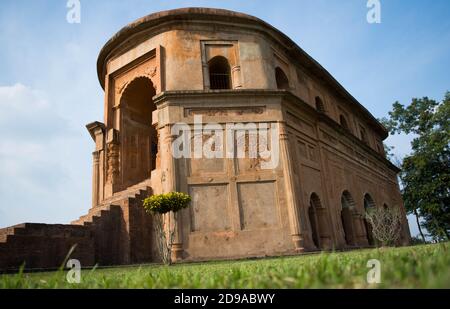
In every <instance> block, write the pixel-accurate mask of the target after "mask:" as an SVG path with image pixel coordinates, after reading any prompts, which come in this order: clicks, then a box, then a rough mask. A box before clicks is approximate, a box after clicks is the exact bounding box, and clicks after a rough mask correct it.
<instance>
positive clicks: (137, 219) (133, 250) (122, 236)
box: [0, 182, 153, 270]
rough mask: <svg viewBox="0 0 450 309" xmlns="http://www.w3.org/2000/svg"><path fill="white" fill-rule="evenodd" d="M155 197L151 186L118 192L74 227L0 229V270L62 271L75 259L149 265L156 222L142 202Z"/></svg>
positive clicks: (33, 225) (84, 263)
mask: <svg viewBox="0 0 450 309" xmlns="http://www.w3.org/2000/svg"><path fill="white" fill-rule="evenodd" d="M151 194H152V189H151V187H150V186H148V182H144V183H141V184H137V185H135V186H133V187H130V188H128V189H127V190H125V191H122V192H118V193H117V194H115V195H113V196H112V197H111V198H109V199H107V200H105V201H104V202H103V203H102V204H100V205H98V206H96V207H93V208H91V209H90V210H89V212H88V213H87V214H86V215H84V216H81V217H80V218H79V219H77V220H74V221H72V222H71V224H41V223H23V224H19V225H15V226H11V227H7V228H3V229H0V270H6V269H18V268H19V267H20V266H21V265H22V264H23V263H24V262H25V267H26V268H58V267H60V266H61V264H62V263H63V262H64V259H65V257H66V255H67V253H68V252H69V250H70V248H71V247H72V246H73V245H75V244H76V245H77V246H76V248H75V250H74V251H73V253H72V255H71V257H70V258H76V259H78V260H80V262H81V265H82V266H83V267H84V266H92V265H94V264H96V263H98V264H99V265H117V264H129V263H137V262H148V261H149V260H150V259H151V258H152V256H153V253H152V250H153V249H152V248H151V246H150V244H151V239H150V237H151V230H152V227H151V217H150V216H149V215H147V214H146V213H145V211H144V209H143V207H142V201H143V200H144V199H145V198H146V197H148V196H149V195H151Z"/></svg>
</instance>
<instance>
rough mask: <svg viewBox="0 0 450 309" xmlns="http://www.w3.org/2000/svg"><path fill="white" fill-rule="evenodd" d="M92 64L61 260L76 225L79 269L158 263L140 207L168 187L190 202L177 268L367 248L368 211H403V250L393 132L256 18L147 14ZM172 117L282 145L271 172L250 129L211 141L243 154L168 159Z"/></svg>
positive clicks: (181, 226)
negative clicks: (86, 183)
mask: <svg viewBox="0 0 450 309" xmlns="http://www.w3.org/2000/svg"><path fill="white" fill-rule="evenodd" d="M97 70H98V78H99V81H100V84H101V86H102V87H103V89H104V91H105V100H104V122H93V123H90V124H89V125H87V128H88V130H89V133H90V134H91V137H92V138H93V140H94V142H95V149H94V152H93V179H92V183H93V186H92V207H91V209H90V210H89V213H88V214H87V215H86V216H83V217H80V219H78V220H76V221H74V222H72V224H71V225H64V226H60V227H59V228H60V229H68V230H70V232H69V233H66V235H69V236H70V237H68V238H67V239H68V240H62V243H61V247H60V248H58V249H57V250H58V252H59V251H64V250H67V248H68V247H70V246H71V245H72V244H73V243H76V242H77V240H76V239H77V238H76V235H75V234H76V232H74V231H75V230H76V231H78V230H79V229H81V231H83V233H85V235H84V234H83V235H81V234H80V236H79V239H81V240H83V241H84V242H85V245H80V246H78V248H77V249H75V251H74V254H78V255H79V256H80V258H83V259H84V261H85V265H86V264H92V263H100V264H126V263H139V262H148V261H155V260H157V259H158V258H157V253H156V242H155V235H154V232H153V228H152V219H151V216H149V215H147V214H145V212H144V211H143V208H142V199H143V198H144V197H146V196H148V195H151V194H158V193H163V192H171V191H182V192H186V193H189V194H190V195H191V196H192V203H191V206H190V207H189V208H187V209H185V210H183V211H182V212H181V213H180V215H179V216H178V219H177V222H176V233H175V244H174V248H173V249H174V250H173V251H174V252H173V255H174V258H175V259H177V260H202V259H218V258H241V257H250V256H271V255H284V254H296V253H301V252H305V251H316V250H329V249H333V248H335V249H351V248H360V247H367V246H371V245H373V244H374V240H373V237H372V234H371V231H370V226H369V225H368V224H367V222H366V221H365V220H364V213H365V211H366V210H367V208H369V207H393V208H399V209H400V211H401V212H402V214H403V219H404V220H403V228H402V235H401V241H400V242H401V243H402V244H408V243H409V237H410V236H409V229H408V224H407V220H406V214H405V210H404V207H403V204H402V199H401V195H400V191H399V186H398V182H397V173H398V169H397V168H396V167H395V166H393V165H392V164H391V163H390V162H389V161H388V160H387V159H386V156H385V153H384V148H383V140H384V139H385V138H386V137H387V135H388V132H387V131H386V129H385V128H384V127H383V126H382V125H381V124H380V123H379V122H378V121H377V120H376V119H375V118H374V117H373V116H372V115H371V114H370V113H369V112H368V111H367V110H366V109H365V108H364V107H363V106H362V105H361V104H360V103H359V102H358V101H357V100H356V99H355V98H353V97H352V96H351V95H350V94H349V93H348V92H347V91H346V90H345V89H344V88H343V87H342V86H341V85H340V84H339V83H338V82H337V81H336V80H335V79H334V78H333V77H332V76H331V75H330V74H329V73H328V72H327V71H326V70H325V69H324V68H323V67H322V66H321V65H320V64H318V63H317V62H316V61H315V60H314V59H312V58H311V57H310V56H309V55H307V54H306V53H305V52H304V51H303V50H302V49H301V48H300V47H299V46H297V45H296V44H295V43H294V42H293V41H292V40H291V39H289V38H288V37H287V36H286V35H284V34H283V33H281V32H280V31H279V30H277V29H275V28H274V27H272V26H270V25H269V24H267V23H265V22H264V21H262V20H260V19H258V18H255V17H252V16H249V15H245V14H242V13H237V12H232V11H227V10H220V9H206V8H186V9H176V10H170V11H164V12H159V13H155V14H151V15H148V16H146V17H143V18H141V19H139V20H137V21H135V22H133V23H131V24H129V25H128V26H126V27H125V28H123V29H122V30H120V31H119V32H118V33H117V34H116V35H114V36H113V37H112V38H111V39H110V40H109V41H108V42H107V43H106V45H105V46H104V47H103V49H102V50H101V52H100V55H99V57H98V62H97ZM199 119H201V121H202V124H203V126H200V129H199V127H198V123H197V122H198V120H199ZM179 123H182V124H184V128H186V126H187V128H188V131H189V136H190V137H189V139H190V140H196V139H197V138H199V139H200V140H201V141H202V142H203V143H207V142H208V141H209V140H210V138H211V136H212V131H211V130H205V128H206V127H205V126H206V125H208V124H215V125H219V126H222V127H226V126H227V125H228V124H240V125H243V126H244V128H250V127H249V126H247V125H260V124H264V125H267V126H268V128H270V129H273V130H272V131H273V132H275V134H272V135H270V134H268V135H267V136H266V137H267V142H268V144H269V145H270V146H269V148H270V149H271V150H273V149H275V148H276V149H277V160H276V164H275V165H272V166H271V167H270V168H267V167H264V163H265V160H266V159H265V158H262V157H261V156H259V155H257V156H256V157H251V156H248V153H249V151H251V150H249V149H250V148H251V147H249V146H248V145H249V144H250V142H249V139H250V136H251V132H250V130H247V132H246V130H243V131H244V134H243V135H240V137H241V140H239V138H237V139H236V140H235V137H236V136H235V135H234V134H235V133H232V134H233V135H231V136H230V135H226V137H224V139H223V140H222V141H221V142H220V143H219V142H216V143H215V144H214V146H212V148H213V150H217V148H215V147H222V146H223V147H224V148H226V147H225V145H229V143H231V142H230V140H231V139H233V141H232V143H233V145H234V144H235V143H237V144H239V143H240V142H242V143H243V144H244V145H247V146H244V156H236V155H234V152H233V156H225V157H223V156H222V157H220V156H218V157H214V158H206V157H204V156H201V157H196V156H191V157H174V156H173V153H174V149H173V147H175V146H174V145H176V144H177V143H176V141H177V138H179V137H180V136H178V135H176V134H174V127H175V126H176V125H177V124H179ZM205 132H206V133H205ZM197 140H198V139H197ZM258 142H261V140H259V139H258ZM227 143H228V144H227ZM242 143H241V144H242ZM210 146H211V144H210ZM190 150H192V149H190ZM233 151H234V150H233ZM272 156H273V152H272ZM42 226H45V227H40V228H37V227H36V226H35V225H32V224H28V227H27V225H26V224H25V225H22V226H16V229H18V230H22V234H24V235H26V234H27V233H31V234H33V233H32V232H26V231H27V230H28V231H33V230H39V229H41V230H46V229H49V230H51V228H50V227H51V226H49V225H42ZM53 228H54V227H53ZM9 229H10V230H9V232H7V231H6V229H4V230H2V231H3V232H2V233H3V234H4V235H5V236H4V244H3V245H2V244H1V242H0V256H1V254H2V251H1V250H3V249H2V247H1V246H3V248H6V247H7V245H8V244H7V243H8V239H13V238H14V237H12V236H14V235H13V234H15V232H14V227H13V228H9ZM54 233H55V234H54V235H57V234H58V233H57V232H54ZM79 233H81V232H79ZM0 234H1V233H0ZM31 234H30V235H31ZM41 234H42V235H47V236H45V237H53V236H52V235H53V234H52V233H51V232H45V233H42V232H41ZM8 235H9V236H8ZM33 235H34V234H33ZM73 235H75V236H74V237H72V236H73ZM8 237H9V238H8ZM72 238H73V239H72ZM0 241H1V238H0ZM83 241H78V242H79V243H83ZM10 242H11V243H12V242H13V240H10ZM16 242H17V240H16ZM21 246H22V247H24V248H25V247H26V246H25V245H17V246H16V247H21ZM24 250H25V249H24ZM77 250H78V251H77ZM10 252H13V251H11V250H10ZM24 252H25V251H24ZM9 255H12V253H10V254H9ZM16 255H19V254H16ZM20 256H22V257H24V256H26V254H25V253H23V254H22V255H20ZM37 260H39V259H37ZM43 260H45V259H43ZM13 261H18V260H17V259H14V258H12V257H11V258H10V262H8V263H6V262H5V264H8V265H11V264H14V262H13ZM45 261H47V260H45ZM34 263H35V265H42V264H45V263H43V262H42V263H41V264H39V263H40V262H39V261H37V262H36V261H35V262H34ZM46 263H47V262H46ZM52 263H55V262H50V261H49V262H48V263H47V264H52ZM82 263H83V261H82ZM30 264H31V265H33V262H30ZM47 264H45V265H44V266H48V265H47Z"/></svg>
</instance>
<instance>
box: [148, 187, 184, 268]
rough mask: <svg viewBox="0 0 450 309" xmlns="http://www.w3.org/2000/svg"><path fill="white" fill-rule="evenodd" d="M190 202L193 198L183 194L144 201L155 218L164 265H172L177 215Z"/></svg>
mask: <svg viewBox="0 0 450 309" xmlns="http://www.w3.org/2000/svg"><path fill="white" fill-rule="evenodd" d="M190 202H191V197H190V196H189V195H188V194H186V193H183V192H169V193H163V194H157V195H152V196H150V197H147V198H146V199H144V203H143V206H144V209H145V211H146V212H147V213H148V214H151V215H152V217H153V227H154V230H155V232H156V235H157V244H158V251H159V254H160V257H161V260H162V262H163V263H164V264H167V265H170V264H172V245H173V241H174V236H175V228H176V222H177V215H178V212H179V211H180V210H182V209H184V208H186V207H188V206H189V204H190ZM172 217H173V219H172V220H171V218H172ZM171 221H172V222H171Z"/></svg>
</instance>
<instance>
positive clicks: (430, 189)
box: [382, 92, 450, 240]
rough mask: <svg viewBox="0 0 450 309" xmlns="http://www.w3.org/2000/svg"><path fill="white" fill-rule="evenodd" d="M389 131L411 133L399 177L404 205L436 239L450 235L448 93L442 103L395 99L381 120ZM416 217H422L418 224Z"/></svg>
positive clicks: (449, 105) (449, 97)
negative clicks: (405, 103)
mask: <svg viewBox="0 0 450 309" xmlns="http://www.w3.org/2000/svg"><path fill="white" fill-rule="evenodd" d="M382 122H383V124H384V125H385V126H386V127H387V128H388V130H389V131H390V133H391V134H396V133H404V134H412V135H413V140H412V142H411V148H412V152H411V153H410V154H409V155H407V156H406V157H404V158H403V160H402V163H401V169H402V171H401V172H400V180H401V184H402V195H403V200H404V203H405V208H406V210H407V211H408V213H409V214H414V215H415V216H416V219H417V224H418V226H419V230H420V233H421V235H422V238H423V239H424V236H423V233H422V230H421V226H422V227H425V228H426V229H427V231H428V232H429V233H430V235H431V236H432V237H433V238H434V239H435V240H443V239H449V234H450V187H449V184H450V148H449V146H450V92H447V93H446V95H445V98H444V100H443V101H442V102H437V101H435V100H431V99H429V98H428V97H424V98H421V99H413V100H412V102H411V104H410V105H409V106H403V105H402V104H400V103H399V102H395V103H394V104H393V106H392V111H390V112H389V118H384V119H382ZM419 217H421V218H422V219H423V222H422V224H420V223H419Z"/></svg>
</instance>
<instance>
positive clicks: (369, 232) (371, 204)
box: [364, 193, 375, 246]
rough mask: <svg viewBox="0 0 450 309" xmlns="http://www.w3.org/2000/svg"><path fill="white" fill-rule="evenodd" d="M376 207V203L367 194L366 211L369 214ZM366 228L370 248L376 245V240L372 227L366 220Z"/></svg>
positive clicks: (365, 200)
mask: <svg viewBox="0 0 450 309" xmlns="http://www.w3.org/2000/svg"><path fill="white" fill-rule="evenodd" d="M374 207H375V203H374V201H373V199H372V197H371V196H370V195H369V194H368V193H367V194H366V195H364V210H365V211H366V212H367V211H368V210H369V209H370V208H374ZM364 226H365V228H366V237H367V242H368V243H369V245H370V246H373V245H375V239H374V238H373V233H372V225H371V224H370V223H369V222H368V221H367V219H366V218H364Z"/></svg>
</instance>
